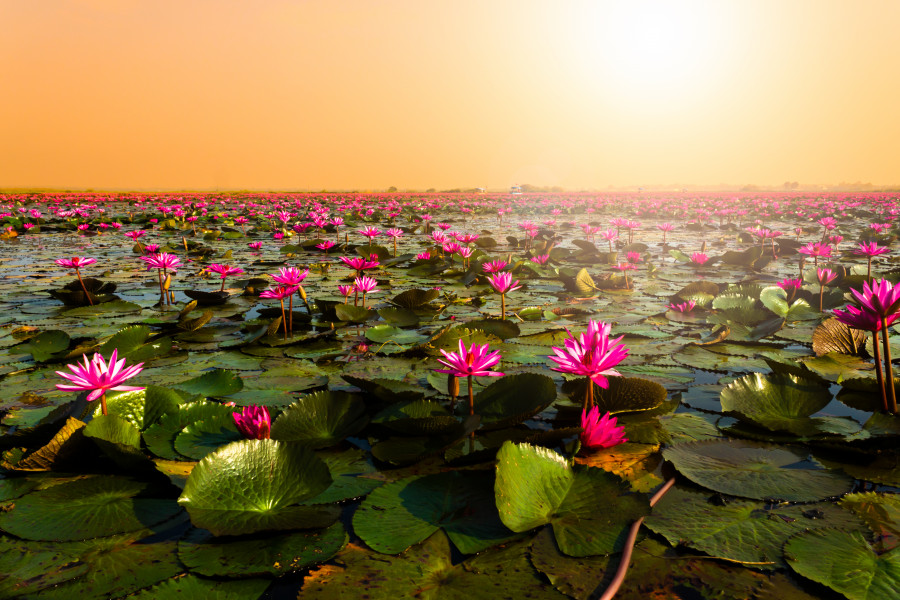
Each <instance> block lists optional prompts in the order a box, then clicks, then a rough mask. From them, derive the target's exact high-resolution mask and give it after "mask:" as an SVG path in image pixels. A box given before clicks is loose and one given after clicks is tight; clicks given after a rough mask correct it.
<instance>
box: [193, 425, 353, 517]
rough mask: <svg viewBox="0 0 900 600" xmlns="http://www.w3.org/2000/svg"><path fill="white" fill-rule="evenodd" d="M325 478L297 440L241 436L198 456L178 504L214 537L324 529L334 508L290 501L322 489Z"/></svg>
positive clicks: (324, 471) (328, 479)
mask: <svg viewBox="0 0 900 600" xmlns="http://www.w3.org/2000/svg"><path fill="white" fill-rule="evenodd" d="M331 481H332V479H331V475H330V474H329V472H328V467H327V466H326V465H325V463H324V462H322V460H321V459H320V458H318V457H316V455H315V454H313V453H312V451H311V450H309V449H308V448H306V447H304V446H302V445H300V444H289V443H284V442H276V441H274V440H244V441H240V442H233V443H231V444H229V445H227V446H224V447H222V448H219V449H218V450H216V451H215V452H213V453H212V454H208V455H207V456H206V457H205V458H204V459H203V460H201V461H200V463H199V464H198V465H197V466H196V467H195V468H194V470H193V471H192V472H191V475H190V477H188V481H187V484H186V485H185V487H184V492H182V494H181V496H180V497H179V498H178V503H179V504H181V505H182V506H184V507H185V508H186V509H187V511H188V513H189V514H190V516H191V521H192V522H193V523H194V525H195V526H197V527H202V528H204V529H208V530H209V531H211V532H212V533H213V534H214V535H239V534H243V533H256V532H258V531H266V530H289V529H302V528H308V527H325V526H327V525H329V524H331V523H333V522H334V520H335V519H337V517H338V514H339V513H340V510H339V509H335V508H332V507H305V506H296V504H297V503H298V502H301V501H303V500H307V499H309V498H312V497H314V496H316V495H318V494H320V493H322V492H323V491H325V490H326V489H327V488H328V486H330V485H331Z"/></svg>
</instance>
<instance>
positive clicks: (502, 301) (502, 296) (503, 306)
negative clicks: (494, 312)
mask: <svg viewBox="0 0 900 600" xmlns="http://www.w3.org/2000/svg"><path fill="white" fill-rule="evenodd" d="M500 318H501V319H505V318H506V294H500Z"/></svg>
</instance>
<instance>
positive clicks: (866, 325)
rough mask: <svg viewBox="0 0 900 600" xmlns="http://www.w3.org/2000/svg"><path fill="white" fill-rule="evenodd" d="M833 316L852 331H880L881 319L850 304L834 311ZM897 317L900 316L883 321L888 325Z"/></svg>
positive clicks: (899, 315)
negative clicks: (851, 328)
mask: <svg viewBox="0 0 900 600" xmlns="http://www.w3.org/2000/svg"><path fill="white" fill-rule="evenodd" d="M834 316H835V317H836V318H837V320H838V321H840V322H841V323H844V324H845V325H849V326H850V327H853V328H854V329H862V330H863V331H881V317H879V316H878V315H875V314H872V313H870V312H869V311H866V310H861V309H860V308H859V307H857V306H853V305H852V304H848V305H847V308H846V309H844V310H841V309H840V308H836V309H834ZM898 317H900V314H898V315H894V316H893V317H889V318H887V319H885V321H887V324H888V325H890V324H891V323H893V322H894V321H895V320H896V319H897V318H898ZM876 346H877V342H876Z"/></svg>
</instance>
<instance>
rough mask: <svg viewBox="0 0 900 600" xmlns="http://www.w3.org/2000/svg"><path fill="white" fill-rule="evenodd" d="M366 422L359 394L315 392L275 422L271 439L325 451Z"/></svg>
mask: <svg viewBox="0 0 900 600" xmlns="http://www.w3.org/2000/svg"><path fill="white" fill-rule="evenodd" d="M366 423H368V417H367V416H366V405H365V402H363V401H362V399H361V398H360V397H359V396H358V395H356V394H351V393H348V392H337V391H325V392H316V393H315V394H310V395H308V396H304V397H302V398H300V399H299V400H297V401H296V402H294V403H293V404H291V405H290V406H288V407H287V408H286V409H285V410H284V412H283V413H281V415H279V416H278V418H277V419H275V422H274V423H272V439H275V440H281V441H286V442H298V443H301V444H303V445H304V446H308V447H310V448H327V447H329V446H334V445H335V444H338V443H339V442H340V441H341V440H343V439H344V438H346V437H347V436H350V435H353V434H354V433H356V432H358V431H359V430H360V429H362V428H363V427H365V426H366Z"/></svg>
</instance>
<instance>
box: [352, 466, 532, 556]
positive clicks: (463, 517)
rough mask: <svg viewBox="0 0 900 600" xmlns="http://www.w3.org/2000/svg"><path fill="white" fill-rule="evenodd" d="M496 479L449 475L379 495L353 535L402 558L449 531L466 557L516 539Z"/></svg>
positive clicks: (404, 482) (360, 512)
mask: <svg viewBox="0 0 900 600" xmlns="http://www.w3.org/2000/svg"><path fill="white" fill-rule="evenodd" d="M493 500H494V473H493V472H491V471H465V472H463V471H449V472H447V473H436V474H434V475H425V476H423V477H410V478H407V479H401V480H400V481H396V482H393V483H389V484H386V485H384V486H382V487H380V488H378V489H376V490H374V491H373V492H372V493H371V494H369V496H368V497H367V498H366V499H365V500H364V501H363V503H362V505H361V506H360V507H359V509H357V511H356V512H355V513H354V514H353V529H354V531H355V532H356V533H357V535H359V536H360V537H361V538H362V539H363V541H364V542H365V543H366V544H367V545H368V546H369V547H370V548H372V549H373V550H376V551H378V552H382V553H385V554H399V553H400V552H403V551H404V550H406V549H407V548H409V547H410V546H413V545H414V544H418V543H419V542H422V541H423V540H425V539H426V538H428V537H429V536H431V535H432V534H433V533H435V532H436V531H437V530H438V529H443V530H444V531H445V532H446V533H447V535H448V537H449V538H450V540H451V541H452V542H453V544H454V545H455V546H456V547H457V548H458V549H459V550H460V552H462V553H463V554H473V553H475V552H481V551H482V550H484V549H486V548H489V547H491V546H494V545H496V544H498V543H500V542H503V541H506V540H508V539H510V538H512V537H514V536H515V533H513V532H512V531H510V530H509V529H507V528H506V527H505V526H504V525H503V523H502V522H501V521H500V517H499V516H498V514H497V508H496V506H495V505H494V502H493Z"/></svg>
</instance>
